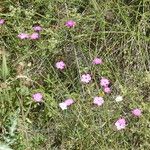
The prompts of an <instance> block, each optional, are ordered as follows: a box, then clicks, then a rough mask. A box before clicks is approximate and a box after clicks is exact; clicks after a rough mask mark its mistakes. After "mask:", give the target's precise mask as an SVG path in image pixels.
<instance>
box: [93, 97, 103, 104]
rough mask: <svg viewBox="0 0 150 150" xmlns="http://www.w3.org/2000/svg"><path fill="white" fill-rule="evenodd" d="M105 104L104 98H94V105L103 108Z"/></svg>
mask: <svg viewBox="0 0 150 150" xmlns="http://www.w3.org/2000/svg"><path fill="white" fill-rule="evenodd" d="M103 103H104V100H103V98H102V97H98V96H96V97H94V101H93V104H96V105H98V106H101V105H102V104H103Z"/></svg>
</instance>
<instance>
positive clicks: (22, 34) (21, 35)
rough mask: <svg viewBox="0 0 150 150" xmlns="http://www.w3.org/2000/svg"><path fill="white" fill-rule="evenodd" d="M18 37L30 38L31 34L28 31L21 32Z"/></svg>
mask: <svg viewBox="0 0 150 150" xmlns="http://www.w3.org/2000/svg"><path fill="white" fill-rule="evenodd" d="M18 38H20V39H28V38H29V34H27V33H20V34H18Z"/></svg>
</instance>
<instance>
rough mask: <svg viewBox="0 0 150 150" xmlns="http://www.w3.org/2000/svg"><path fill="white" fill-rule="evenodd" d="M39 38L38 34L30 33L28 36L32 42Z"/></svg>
mask: <svg viewBox="0 0 150 150" xmlns="http://www.w3.org/2000/svg"><path fill="white" fill-rule="evenodd" d="M39 37H40V36H39V34H38V33H36V32H35V33H32V34H31V35H30V39H32V40H37V39H38V38H39Z"/></svg>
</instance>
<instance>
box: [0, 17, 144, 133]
mask: <svg viewBox="0 0 150 150" xmlns="http://www.w3.org/2000/svg"><path fill="white" fill-rule="evenodd" d="M3 23H4V20H2V19H0V24H3ZM75 25H76V22H74V21H73V20H69V21H67V22H66V23H65V26H66V27H68V28H73V27H75ZM33 29H34V31H35V32H34V33H32V34H31V35H29V34H27V33H20V34H19V35H18V37H19V38H20V39H28V38H30V39H32V40H35V39H38V38H39V32H40V31H42V27H41V26H34V27H33ZM102 63H103V62H102V59H101V58H98V57H95V58H94V59H93V61H92V64H93V65H100V64H102ZM55 67H56V68H57V69H59V70H64V69H65V68H66V64H65V62H64V61H62V60H61V61H58V62H56V64H55ZM80 80H81V82H82V83H84V84H88V83H90V81H91V80H92V77H91V75H90V74H88V73H85V74H82V75H81V77H80ZM100 85H101V87H102V89H103V91H104V92H105V93H110V92H111V89H110V81H109V80H108V79H107V78H105V77H102V78H101V79H100ZM32 97H33V100H34V101H35V102H42V101H43V95H42V93H35V94H33V95H32ZM122 100H123V97H122V96H117V97H116V102H120V101H122ZM72 104H74V100H73V99H71V98H69V99H66V100H65V101H64V102H61V103H59V107H60V108H61V109H62V110H66V109H68V107H69V106H71V105H72ZM93 104H94V105H97V106H102V105H103V104H104V99H103V97H99V96H95V97H94V98H93ZM131 113H132V115H133V116H135V117H140V116H141V115H142V111H141V110H140V109H139V108H135V109H133V110H132V111H131ZM114 125H115V126H116V129H117V130H122V129H125V127H126V126H127V121H126V119H125V118H124V117H121V118H119V119H118V120H117V121H116V122H115V123H114Z"/></svg>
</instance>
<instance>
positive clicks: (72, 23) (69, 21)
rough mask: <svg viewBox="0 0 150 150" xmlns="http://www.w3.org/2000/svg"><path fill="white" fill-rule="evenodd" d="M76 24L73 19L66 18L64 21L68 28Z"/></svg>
mask: <svg viewBox="0 0 150 150" xmlns="http://www.w3.org/2000/svg"><path fill="white" fill-rule="evenodd" d="M75 25H76V22H75V21H73V20H68V21H67V22H66V23H65V26H66V27H69V28H72V27H74V26H75Z"/></svg>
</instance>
